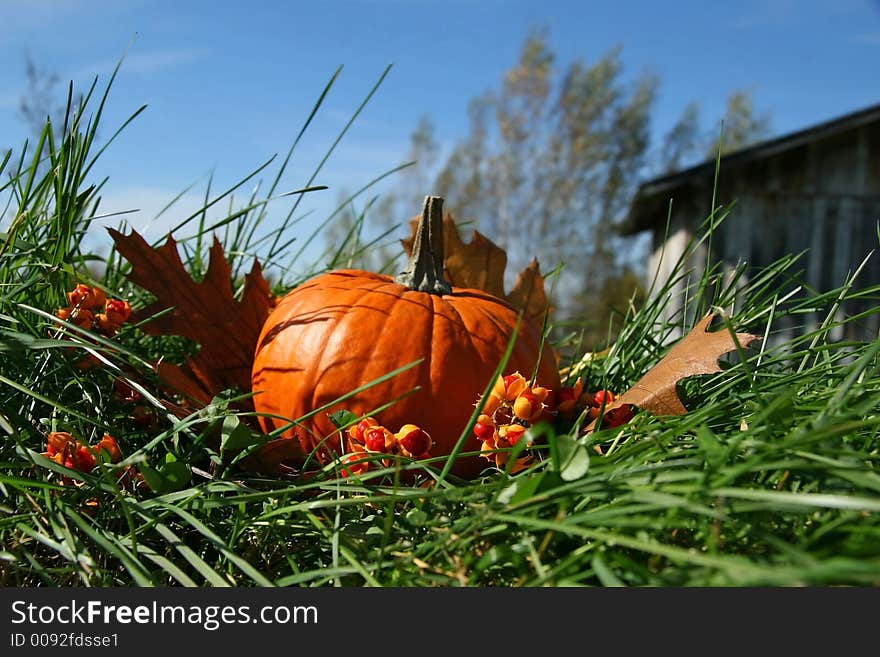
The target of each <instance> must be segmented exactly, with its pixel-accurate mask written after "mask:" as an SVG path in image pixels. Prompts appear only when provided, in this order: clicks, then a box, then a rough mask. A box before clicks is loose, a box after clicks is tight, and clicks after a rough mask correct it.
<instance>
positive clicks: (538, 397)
mask: <svg viewBox="0 0 880 657" xmlns="http://www.w3.org/2000/svg"><path fill="white" fill-rule="evenodd" d="M549 395H550V391H549V390H548V389H547V388H542V387H540V386H532V385H530V384H529V382H528V381H527V380H526V378H525V377H524V376H523V375H522V374H520V373H519V372H514V373H513V374H508V375H507V376H499V377H498V380H497V381H496V382H495V385H494V386H493V387H492V391H491V392H490V393H489V397H488V398H487V399H486V401H485V404H483V409H482V413H481V414H480V416H479V417H478V418H477V422H476V424H474V435H475V436H476V437H477V438H478V439H479V440H480V441H482V443H483V446H482V447H481V448H480V451H481V453H482V456H483V457H484V458H486V459H489V460H490V461H494V462H495V465H497V466H498V467H499V468H500V467H503V466H504V465H505V464H506V463H507V461H508V459H509V458H510V454H509V453H508V452H507V451H505V450H504V448H506V447H512V446H513V445H515V444H516V443H517V442H519V440H520V439H521V438H522V437H523V435H524V434H525V432H526V429H528V428H529V427H530V426H532V424H534V423H535V422H537V421H538V420H541V419H549V418H550V417H551V415H550V408H549V405H548V403H547V401H548V397H549ZM478 403H479V402H478ZM527 446H528V447H531V444H527ZM525 463H526V459H518V460H517V463H515V464H514V466H515V469H519V468H520V467H522V466H524V465H525Z"/></svg>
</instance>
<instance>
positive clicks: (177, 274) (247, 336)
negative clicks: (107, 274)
mask: <svg viewBox="0 0 880 657" xmlns="http://www.w3.org/2000/svg"><path fill="white" fill-rule="evenodd" d="M107 230H108V231H109V233H110V236H111V237H112V238H113V241H114V242H115V243H116V249H117V250H118V251H119V253H120V254H121V255H122V256H123V257H124V258H125V259H126V260H128V262H129V263H130V264H131V267H132V269H131V273H130V274H129V276H128V278H129V280H130V281H131V282H133V283H135V284H137V285H139V286H141V287H142V288H144V289H145V290H147V291H149V292H150V293H152V294H153V296H155V297H156V300H155V301H154V302H153V303H152V304H150V305H149V306H147V307H146V308H143V309H141V310H140V311H138V312H136V313H135V314H134V319H135V320H136V321H141V320H147V319H149V321H147V322H146V323H145V324H144V326H143V328H144V331H146V332H147V333H151V334H154V335H180V336H183V337H186V338H189V339H191V340H193V341H195V342H196V343H198V345H199V351H198V353H197V354H196V355H194V356H193V357H191V358H189V359H187V360H186V362H185V363H184V365H183V366H177V365H174V364H171V363H158V364H157V365H156V371H157V374H158V375H159V378H160V379H161V380H162V382H163V383H164V384H166V385H167V386H169V387H170V388H173V389H174V390H175V391H177V392H179V393H181V394H183V395H184V396H186V397H189V398H190V399H194V400H196V401H198V402H201V403H203V404H205V403H208V402H209V401H210V400H211V399H212V398H213V397H214V396H215V395H216V394H218V393H219V392H221V391H223V390H226V389H228V388H233V387H234V388H238V389H239V390H242V391H248V390H250V385H251V365H252V363H253V356H254V349H255V348H256V344H257V339H258V338H259V335H260V330H261V329H262V327H263V323H264V322H265V321H266V318H267V317H268V315H269V311H270V310H271V308H272V305H273V303H274V298H273V297H272V295H271V293H270V291H269V284H268V283H267V282H266V280H265V279H264V278H263V273H262V270H261V268H260V264H259V262H258V261H257V260H256V259H254V264H253V267H252V268H251V271H250V273H249V274H247V276H245V280H244V290H243V292H242V295H241V301H236V299H235V297H234V296H233V291H232V281H231V270H230V268H229V264H228V263H227V262H226V257H225V256H224V254H223V247H222V246H221V245H220V242H219V240H217V238H216V237H215V238H214V243H213V244H212V246H211V249H210V253H209V260H208V270H207V272H206V273H205V276H204V278H203V279H202V280H201V281H199V282H196V281H194V280H193V278H192V277H191V276H190V275H189V273H188V272H187V271H186V269H185V267H184V265H183V263H182V262H181V259H180V255H179V254H178V251H177V243H176V242H175V241H174V239H173V238H172V237H171V236H169V237H168V239H167V240H166V242H165V243H164V244H163V245H162V246H160V247H157V248H153V247H151V246H150V245H149V243H147V241H146V240H145V239H144V238H143V237H141V236H140V235H139V234H138V233H137V232H135V231H133V232H132V233H131V234H130V235H123V234H122V233H120V232H119V231H116V230H113V229H112V228H108V229H107ZM169 308H171V309H172V310H171V311H170V312H166V313H164V314H159V316H157V317H154V318H153V316H154V315H157V313H162V311H165V310H167V309H169ZM150 318H153V319H150Z"/></svg>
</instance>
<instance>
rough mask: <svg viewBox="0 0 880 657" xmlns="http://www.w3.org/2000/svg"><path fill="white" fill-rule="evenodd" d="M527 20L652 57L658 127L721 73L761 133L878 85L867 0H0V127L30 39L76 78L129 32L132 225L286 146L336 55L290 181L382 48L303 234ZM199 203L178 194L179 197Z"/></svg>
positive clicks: (475, 84)
mask: <svg viewBox="0 0 880 657" xmlns="http://www.w3.org/2000/svg"><path fill="white" fill-rule="evenodd" d="M539 26H544V27H546V28H547V30H548V35H549V42H550V46H551V48H552V49H553V50H554V51H555V52H556V55H557V61H558V63H559V64H560V66H564V65H565V64H567V63H568V62H570V61H572V60H573V59H576V58H581V59H583V60H584V61H585V62H591V61H595V59H596V58H598V57H600V56H601V55H602V54H603V53H604V52H605V51H607V50H608V49H609V48H611V47H612V46H614V45H615V44H620V45H621V46H622V60H623V62H624V66H625V73H626V75H627V76H632V77H634V76H636V75H638V74H639V73H641V72H642V71H644V70H650V71H653V72H654V73H656V74H657V75H658V76H659V78H660V90H659V97H658V101H657V104H656V107H655V112H654V119H653V128H654V133H655V136H656V137H657V138H658V139H659V137H660V135H661V134H662V133H663V132H664V131H665V130H666V129H668V128H669V126H670V125H671V123H672V122H673V121H674V120H675V119H676V118H677V116H678V114H679V113H680V111H681V109H682V108H683V107H684V106H685V105H686V104H687V103H688V102H689V101H691V100H697V101H699V103H700V106H701V112H702V115H703V119H704V121H707V122H708V121H709V120H710V119H711V120H713V121H717V120H718V119H720V116H721V114H722V112H723V106H724V102H725V99H726V97H727V95H728V93H729V92H730V91H732V90H733V89H742V88H745V89H748V90H750V91H751V92H752V94H753V97H754V99H755V101H756V104H757V106H758V108H759V109H760V110H762V111H764V112H766V113H768V114H769V116H770V119H771V132H772V134H782V133H785V132H789V131H791V130H796V129H799V128H803V127H807V126H808V125H811V124H813V123H817V122H820V121H824V120H827V119H830V118H833V117H835V116H838V115H840V114H844V113H847V112H850V111H853V110H856V109H859V108H861V107H864V106H867V105H871V104H874V103H878V102H880V83H878V77H877V71H878V70H880V2H877V1H876V0H827V1H825V0H745V1H743V2H708V1H705V0H703V1H690V0H688V1H681V2H636V1H631V0H617V1H616V2H601V3H600V2H590V1H586V0H585V1H581V2H577V1H561V0H560V1H557V0H541V1H527V0H479V1H476V0H474V1H469V0H334V1H329V0H328V1H321V0H315V1H313V2H298V1H295V0H291V1H289V2H280V1H260V0H251V1H250V2H224V1H217V0H215V1H213V2H202V1H193V2H183V1H176V2H175V1H166V0H112V1H111V0H0V61H2V62H3V63H4V67H3V68H4V75H3V77H2V78H0V146H2V147H8V146H17V145H18V144H20V142H21V141H22V140H23V138H24V137H25V136H27V127H26V126H25V124H24V123H23V122H22V121H21V120H20V119H18V118H17V112H16V106H17V102H18V98H19V97H20V95H21V93H22V91H23V90H24V88H25V82H24V60H25V54H26V53H30V55H31V56H32V58H33V59H34V60H35V61H36V63H37V64H38V65H39V66H41V67H43V68H45V69H48V70H52V71H55V72H57V73H58V74H59V75H60V77H61V78H62V79H63V80H65V81H66V80H70V79H72V80H74V82H75V83H76V84H77V85H78V86H79V87H83V86H84V85H86V84H87V83H88V82H89V81H90V80H91V78H92V77H93V76H94V75H100V76H101V77H102V79H104V78H105V77H106V75H107V74H108V73H109V72H110V70H111V69H112V67H113V65H114V64H115V63H116V61H117V60H118V59H119V57H120V56H121V55H122V54H123V52H126V51H127V55H126V60H125V62H124V64H123V66H122V69H121V72H120V75H119V79H118V82H117V83H116V85H115V86H114V89H113V91H112V92H111V96H110V105H109V108H108V116H107V119H106V120H105V121H104V124H103V125H104V129H105V134H109V133H110V132H111V129H112V128H114V127H116V126H117V125H118V124H119V123H120V122H121V121H122V120H123V119H124V118H125V117H126V116H127V115H128V114H130V113H131V112H132V111H134V110H135V109H136V108H137V107H139V106H140V105H142V104H146V105H148V108H147V110H146V112H145V113H144V114H142V115H141V116H140V117H138V118H137V119H136V121H135V122H134V123H133V124H132V125H131V126H129V127H128V128H127V129H126V130H125V131H124V132H123V133H122V135H121V136H120V138H119V139H118V141H117V142H116V143H115V144H114V145H112V146H111V148H110V149H109V150H108V151H107V153H106V154H105V156H104V158H103V163H102V165H101V169H100V173H101V174H104V175H108V176H109V177H110V180H109V183H108V185H107V187H106V190H105V208H106V209H128V208H141V210H142V211H141V212H140V213H138V214H136V215H133V216H132V217H131V223H132V225H134V226H135V227H137V228H139V229H146V224H147V220H148V219H149V218H150V217H151V216H152V214H154V213H155V211H156V210H157V209H158V208H160V207H161V206H163V205H164V204H165V203H166V202H168V201H169V200H171V198H173V197H174V196H175V195H176V194H177V193H178V192H180V191H181V190H183V189H184V188H185V187H187V186H188V185H190V184H191V183H193V182H197V181H201V185H199V184H198V183H197V189H198V190H202V189H203V183H204V181H205V180H206V178H207V175H208V173H209V172H210V171H212V170H213V171H214V175H215V188H216V189H219V188H221V187H223V186H224V185H228V184H229V183H232V182H234V181H236V180H238V179H240V178H241V177H243V176H244V175H246V174H247V173H249V172H250V171H251V170H252V169H253V168H255V167H256V166H257V165H259V164H260V163H261V162H263V161H264V160H265V159H266V158H268V157H269V156H271V155H272V154H274V153H280V154H282V155H283V154H284V153H285V152H286V150H287V148H288V146H289V145H290V143H291V141H292V139H293V138H294V136H295V135H296V133H297V132H298V130H299V129H300V127H301V125H302V123H303V121H304V120H305V118H306V117H307V116H308V113H309V111H310V109H311V107H312V105H313V104H314V102H315V101H316V99H317V98H318V96H319V94H320V92H321V90H322V89H323V87H324V85H325V84H326V83H327V81H328V80H329V79H330V77H331V75H332V74H333V72H334V71H335V70H336V68H337V67H338V66H340V65H342V66H343V71H342V74H341V76H340V78H339V79H338V81H337V83H336V84H335V85H334V88H333V89H332V90H331V92H330V95H329V97H328V99H327V102H326V103H325V106H324V108H323V109H322V111H321V113H320V114H319V115H318V117H317V119H316V121H315V123H314V125H313V127H312V128H311V129H310V132H309V133H308V135H307V138H306V140H305V141H304V142H303V144H302V146H301V148H300V149H298V151H297V153H296V154H295V156H294V159H293V162H292V166H291V167H290V169H289V171H288V173H287V175H286V176H285V178H284V180H283V182H282V185H281V187H282V189H294V188H296V187H298V186H300V185H302V184H303V183H304V182H305V180H306V179H307V178H308V175H309V174H310V173H311V171H312V170H313V169H314V167H315V166H316V164H317V163H318V161H319V160H320V158H321V156H322V155H323V152H324V150H325V149H326V148H327V147H328V146H329V144H330V143H331V142H332V140H333V138H334V137H335V135H336V134H337V132H338V131H339V130H340V129H341V128H342V126H343V125H344V123H345V121H346V120H347V119H348V118H349V117H350V116H351V113H352V112H353V111H354V110H355V108H356V107H357V106H358V105H359V104H360V102H361V101H362V100H363V98H364V97H365V95H366V94H367V93H368V91H369V90H370V88H371V87H372V86H373V85H374V84H375V82H376V81H377V80H378V78H379V76H380V75H381V73H382V71H383V70H384V69H385V67H386V66H387V65H389V64H392V65H393V67H392V69H391V72H390V73H389V75H388V77H387V78H386V79H385V81H384V83H383V84H382V86H381V87H380V88H379V90H378V92H377V94H376V95H375V97H374V98H373V100H372V101H371V102H370V104H369V105H368V106H367V108H366V109H365V111H364V113H363V114H362V116H361V117H360V118H359V120H358V121H357V122H356V123H355V125H354V127H353V128H352V130H351V131H350V132H349V134H348V135H347V136H346V138H345V139H344V140H343V142H342V143H341V144H340V146H339V147H338V149H337V151H336V152H335V153H334V155H333V157H332V158H331V159H330V160H329V161H328V163H327V164H326V166H325V168H324V170H323V172H322V174H321V175H320V176H319V177H318V180H317V181H316V182H318V183H323V184H327V185H329V186H330V187H331V189H330V190H329V191H326V192H321V193H320V194H321V196H320V197H319V196H318V195H313V196H312V197H310V198H309V199H307V200H306V201H304V202H303V204H302V206H301V207H302V208H303V210H310V209H311V210H314V214H313V215H311V216H310V218H309V219H307V220H305V221H304V222H303V224H302V225H301V226H300V228H299V230H302V231H304V233H305V232H307V231H308V229H309V226H310V223H309V222H313V221H317V219H319V218H321V217H323V216H326V214H327V212H329V211H330V209H332V207H335V201H336V199H337V198H338V195H339V194H340V193H341V192H342V191H343V190H349V191H351V190H354V189H356V188H358V187H360V186H361V185H363V184H364V183H366V182H367V181H369V180H370V179H372V178H373V177H375V176H377V175H379V174H381V173H383V172H384V171H387V170H388V169H390V168H392V167H394V166H395V165H397V164H399V163H401V162H403V161H404V160H405V159H406V154H407V148H408V139H409V135H410V132H411V131H412V129H413V127H414V126H415V124H416V121H417V120H418V118H419V116H421V115H423V114H428V115H430V117H431V118H432V119H433V121H434V123H435V126H436V130H437V138H438V140H439V142H440V143H441V145H443V146H444V147H446V148H448V147H449V146H450V145H451V144H452V143H454V142H455V141H456V140H457V139H458V138H460V137H461V136H462V135H463V134H464V133H465V131H466V129H467V119H466V111H465V110H466V106H467V102H468V100H469V99H471V98H472V97H474V96H476V95H478V94H480V93H481V92H483V91H484V90H486V89H488V88H492V87H495V86H496V85H497V84H498V81H499V79H500V77H501V75H502V73H503V71H504V70H505V69H507V68H508V67H509V66H511V65H512V64H513V63H514V62H515V60H516V57H517V55H518V52H519V49H520V46H521V44H522V42H523V39H524V38H525V36H526V35H527V34H528V32H529V30H530V29H531V28H534V27H539ZM273 171H274V169H273ZM386 184H388V185H393V184H394V181H393V178H392V179H391V180H390V181H388V183H386ZM381 190H382V187H380V188H378V190H377V191H381ZM428 191H430V190H426V192H428ZM197 202H198V201H197V199H196V198H195V195H188V196H187V197H186V198H185V199H184V203H183V204H182V210H183V209H186V208H189V207H194V206H195V204H196V203H197ZM404 219H405V218H404V217H401V220H404ZM163 226H167V224H159V225H154V226H153V227H152V228H151V229H150V230H152V231H154V232H156V231H159V232H161V230H162V229H163Z"/></svg>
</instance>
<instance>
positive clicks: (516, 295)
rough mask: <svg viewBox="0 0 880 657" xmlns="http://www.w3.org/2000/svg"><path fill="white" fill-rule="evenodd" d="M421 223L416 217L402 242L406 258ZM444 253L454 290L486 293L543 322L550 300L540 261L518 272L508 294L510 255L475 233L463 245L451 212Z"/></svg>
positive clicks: (447, 218)
mask: <svg viewBox="0 0 880 657" xmlns="http://www.w3.org/2000/svg"><path fill="white" fill-rule="evenodd" d="M418 223H419V217H414V218H413V219H412V220H411V221H410V236H409V237H407V238H405V239H403V240H401V243H402V244H403V249H404V251H405V252H406V255H407V257H409V256H410V254H411V253H412V245H413V241H414V240H415V233H416V227H417V226H418ZM443 251H444V255H445V259H444V261H443V266H444V268H445V270H446V279H447V280H448V281H449V282H450V283H452V285H453V286H454V287H465V288H472V289H477V290H483V291H484V292H488V293H489V294H491V295H493V296H496V297H498V298H499V299H505V300H506V301H507V302H508V303H510V304H511V305H512V306H514V307H515V308H519V309H521V310H523V311H524V315H525V317H526V318H527V319H528V320H530V321H532V322H535V323H536V324H538V325H540V324H541V323H542V322H543V319H544V314H545V313H546V312H547V310H548V301H547V294H546V292H545V291H544V277H543V276H542V275H541V269H540V267H539V266H538V261H537V260H535V259H532V262H531V263H529V266H528V267H526V268H525V269H524V270H523V271H521V272H520V273H519V275H518V276H517V278H516V281H515V282H514V285H513V288H512V289H511V290H510V292H509V293H508V292H505V291H504V270H505V268H506V267H507V253H505V251H504V249H502V248H501V247H500V246H498V245H497V244H495V243H494V242H492V240H490V239H489V238H487V237H486V236H485V235H483V234H482V233H480V232H478V231H476V230H475V231H474V232H473V235H472V237H471V241H470V242H464V241H463V240H462V239H461V234H460V233H459V232H458V226H456V224H455V220H454V219H453V218H452V216H451V215H450V214H449V213H445V214H444V215H443Z"/></svg>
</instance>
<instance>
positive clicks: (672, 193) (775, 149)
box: [622, 105, 880, 339]
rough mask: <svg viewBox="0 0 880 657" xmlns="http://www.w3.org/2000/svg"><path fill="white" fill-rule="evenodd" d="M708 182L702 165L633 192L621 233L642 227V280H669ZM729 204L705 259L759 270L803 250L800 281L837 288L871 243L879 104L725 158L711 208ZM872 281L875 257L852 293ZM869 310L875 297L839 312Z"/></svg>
mask: <svg viewBox="0 0 880 657" xmlns="http://www.w3.org/2000/svg"><path fill="white" fill-rule="evenodd" d="M714 179H715V162H714V161H707V162H704V163H702V164H699V165H697V166H694V167H691V168H689V169H685V170H682V171H678V172H675V173H672V174H669V175H665V176H662V177H660V178H655V179H653V180H648V181H647V182H645V183H643V184H642V185H641V186H640V187H639V189H638V192H637V194H636V196H635V198H634V200H633V202H632V204H631V206H630V210H629V214H628V216H627V218H626V220H625V222H624V224H623V226H622V231H623V233H624V234H628V235H635V234H637V233H640V232H642V231H651V234H652V236H653V240H652V247H651V248H652V254H651V257H650V262H649V264H648V268H647V275H648V279H649V281H650V280H651V279H653V277H654V276H655V274H656V275H658V276H659V280H667V279H668V276H669V273H670V271H671V269H672V267H673V266H674V265H675V263H676V262H677V261H678V260H679V258H680V256H681V255H682V253H683V252H684V251H685V249H686V247H687V245H688V243H689V241H690V240H691V238H692V237H693V236H694V235H695V234H696V233H697V232H698V231H699V227H700V225H701V224H702V223H703V222H704V221H705V219H706V218H707V217H708V216H709V212H710V208H711V204H712V190H713V183H714ZM734 201H735V205H734V207H733V209H732V210H731V214H730V215H729V216H728V218H727V219H726V220H725V221H724V222H723V223H722V225H721V227H720V228H719V229H718V230H717V232H715V233H713V236H712V242H711V248H712V256H713V258H718V259H720V260H721V262H722V263H723V266H724V268H725V269H727V270H728V271H730V270H732V268H734V267H736V266H737V264H738V263H739V262H745V263H748V265H749V266H750V267H763V266H765V265H768V264H770V263H771V262H773V261H775V260H777V259H778V258H780V257H782V256H783V255H785V254H786V253H799V252H801V251H807V253H806V255H805V256H803V258H802V260H801V262H800V265H801V267H800V268H801V269H802V271H803V274H802V279H803V281H804V282H805V283H806V284H807V285H808V286H809V287H810V288H813V289H815V290H818V291H827V290H830V289H833V288H835V287H838V286H839V285H841V284H842V283H843V282H844V281H845V280H846V277H847V275H848V273H850V272H852V271H853V270H855V269H856V268H857V267H858V265H859V264H860V263H861V261H862V260H863V259H864V258H865V256H866V255H867V254H868V253H869V252H870V251H871V250H876V249H877V248H878V246H880V243H878V222H880V105H874V106H872V107H868V108H865V109H862V110H860V111H857V112H853V113H851V114H847V115H845V116H841V117H839V118H836V119H833V120H831V121H827V122H825V123H821V124H819V125H815V126H812V127H809V128H806V129H804V130H800V131H798V132H793V133H790V134H787V135H783V136H781V137H777V138H774V139H770V140H767V141H764V142H761V143H758V144H755V145H753V146H750V147H748V148H745V149H742V150H739V151H736V152H731V153H729V154H727V155H725V156H724V157H723V158H722V160H721V167H720V170H719V176H718V189H717V196H716V204H719V205H725V206H726V205H728V204H730V203H731V202H734ZM670 202H671V212H670ZM668 220H669V222H668ZM667 224H668V225H667ZM661 254H662V257H661ZM706 256H707V253H706V246H705V245H704V246H703V247H701V248H699V249H697V250H696V252H695V253H694V254H693V257H691V258H690V259H689V261H687V262H686V269H688V270H690V269H693V271H694V272H695V273H696V274H697V275H699V273H700V272H701V271H702V269H701V268H702V267H703V266H704V263H705V262H706ZM878 283H880V253H878V254H876V255H875V256H872V257H871V258H870V259H869V260H868V263H867V265H866V266H865V268H864V270H863V272H862V274H861V275H860V277H859V279H857V282H856V287H860V288H863V287H866V286H868V285H873V284H878ZM684 286H685V284H684V282H682V283H681V284H680V285H678V286H677V287H678V289H677V290H675V291H674V294H673V300H674V301H673V304H678V306H675V305H673V306H672V307H671V309H670V315H671V314H672V313H673V312H675V308H676V307H680V306H681V303H682V301H683V299H684V296H683V292H684ZM875 304H877V300H876V299H874V300H868V299H865V300H863V301H859V302H850V303H848V304H847V305H846V306H845V307H844V308H843V309H842V312H844V313H846V314H850V315H851V314H853V313H857V312H860V311H862V310H865V309H866V307H868V306H870V305H875ZM816 321H821V319H819V318H815V317H813V318H806V320H805V322H804V323H805V324H806V326H804V327H802V328H809V327H810V324H815V322H816ZM847 331H848V333H849V335H847V336H846V337H853V338H859V339H866V338H867V339H871V338H873V337H876V336H877V331H878V315H876V314H875V315H872V316H871V317H870V318H868V319H866V320H864V321H861V322H858V323H853V325H852V326H851V327H850V328H848V329H847ZM842 333H843V332H842V331H838V335H837V336H835V337H844V336H843V335H842Z"/></svg>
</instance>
